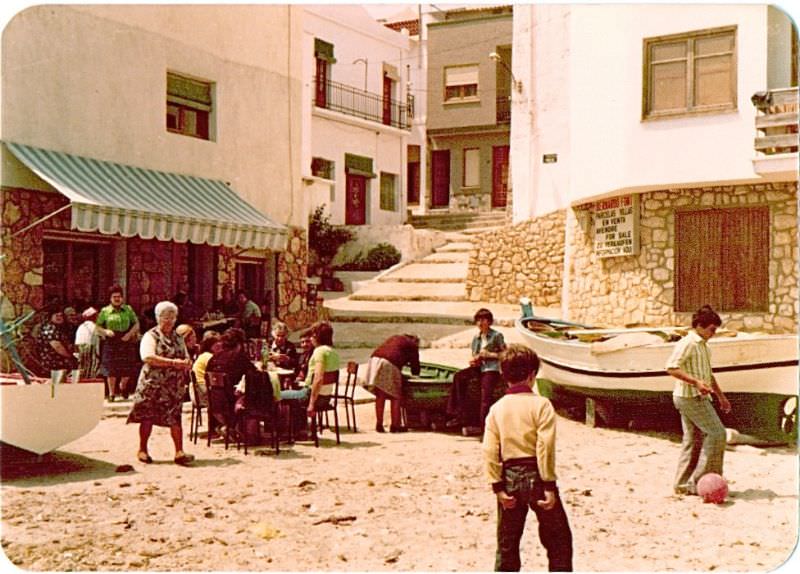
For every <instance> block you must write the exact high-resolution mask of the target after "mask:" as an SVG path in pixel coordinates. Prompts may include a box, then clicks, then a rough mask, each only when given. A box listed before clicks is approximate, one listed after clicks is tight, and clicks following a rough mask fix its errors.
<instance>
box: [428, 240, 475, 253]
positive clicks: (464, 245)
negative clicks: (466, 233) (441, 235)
mask: <svg viewBox="0 0 800 574" xmlns="http://www.w3.org/2000/svg"><path fill="white" fill-rule="evenodd" d="M474 248H475V245H474V244H473V243H472V242H471V241H452V242H450V243H445V244H444V245H442V246H441V247H437V248H436V249H434V252H435V253H454V252H455V253H469V252H470V251H472V250H473V249H474Z"/></svg>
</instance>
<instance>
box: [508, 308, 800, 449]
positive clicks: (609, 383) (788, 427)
mask: <svg viewBox="0 0 800 574" xmlns="http://www.w3.org/2000/svg"><path fill="white" fill-rule="evenodd" d="M516 328H517V330H518V331H519V333H520V334H521V335H522V337H523V339H524V341H525V342H526V344H527V345H528V346H529V347H531V348H532V349H534V350H535V351H536V352H537V354H538V355H539V357H540V359H541V368H540V371H539V379H538V381H537V386H538V389H539V391H540V392H541V393H542V394H543V395H546V396H550V397H551V398H552V399H553V400H554V402H555V401H557V400H564V401H569V400H572V401H573V403H575V399H578V400H581V399H585V398H591V399H593V400H595V401H599V404H600V405H601V406H602V407H603V409H605V411H606V412H609V413H610V412H612V411H616V412H617V413H621V414H622V415H624V416H627V417H629V418H630V417H633V416H635V415H636V414H637V412H639V411H642V412H646V411H648V409H649V411H650V414H652V413H653V412H657V413H661V414H662V415H664V416H665V417H672V418H673V419H675V418H676V417H677V413H676V411H675V409H674V407H672V406H671V402H672V389H673V387H674V384H675V380H674V379H673V378H672V377H670V376H669V375H668V374H667V372H666V370H665V369H664V365H665V364H666V362H667V359H668V358H669V356H670V354H671V353H672V350H673V348H674V346H675V342H676V341H677V340H678V339H680V337H681V336H682V335H684V334H685V333H686V332H688V330H689V327H662V328H647V327H645V328H636V329H587V328H584V327H580V326H575V324H569V323H566V322H561V321H554V320H551V319H546V318H542V317H535V316H534V317H523V318H520V319H518V320H517V321H516ZM708 344H709V348H710V349H711V358H712V368H713V370H714V374H715V377H716V379H717V381H718V382H719V384H720V386H721V387H722V389H723V390H724V391H725V395H726V396H727V397H728V399H729V400H730V402H731V405H732V410H731V413H729V414H727V415H722V420H723V423H725V425H726V426H727V427H730V428H734V429H736V430H738V431H740V432H742V433H746V434H751V435H754V436H762V437H765V438H773V439H774V438H787V439H790V438H791V437H794V436H796V433H797V428H796V427H797V425H796V418H797V401H798V398H797V394H798V338H797V335H777V334H763V333H760V334H759V333H743V332H733V331H725V330H720V331H719V332H718V335H717V336H715V337H713V338H712V339H710V340H709V343H708Z"/></svg>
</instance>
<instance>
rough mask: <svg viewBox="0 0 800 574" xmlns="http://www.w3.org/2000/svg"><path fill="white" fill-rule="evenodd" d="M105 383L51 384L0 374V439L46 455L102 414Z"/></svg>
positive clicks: (90, 426)
mask: <svg viewBox="0 0 800 574" xmlns="http://www.w3.org/2000/svg"><path fill="white" fill-rule="evenodd" d="M103 387H104V383H103V382H102V381H98V380H97V379H92V380H88V381H81V382H79V383H76V384H64V383H62V384H55V385H54V384H51V381H50V379H37V378H33V379H32V380H31V383H30V384H25V381H24V380H22V379H21V378H20V377H18V376H16V375H7V374H2V375H0V408H1V411H0V412H1V415H0V416H1V418H0V442H3V443H6V444H9V445H12V446H15V447H17V448H21V449H24V450H27V451H30V452H33V453H35V454H39V455H41V454H45V453H47V452H50V451H53V450H55V449H57V448H59V447H62V446H64V445H65V444H68V443H70V442H72V441H74V440H76V439H78V438H80V437H82V436H84V435H85V434H88V433H89V432H90V431H91V430H92V429H94V427H96V426H97V423H99V422H100V418H101V417H102V415H103V395H104V388H103Z"/></svg>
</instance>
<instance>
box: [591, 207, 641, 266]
mask: <svg viewBox="0 0 800 574" xmlns="http://www.w3.org/2000/svg"><path fill="white" fill-rule="evenodd" d="M594 252H595V254H596V255H597V256H598V257H601V258H603V257H620V256H624V255H636V254H638V253H639V196H638V195H623V196H620V197H612V198H610V199H604V200H602V201H597V202H595V204H594Z"/></svg>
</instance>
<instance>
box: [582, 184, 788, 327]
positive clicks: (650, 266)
mask: <svg viewBox="0 0 800 574" xmlns="http://www.w3.org/2000/svg"><path fill="white" fill-rule="evenodd" d="M737 205H738V206H744V205H768V206H769V208H770V230H771V237H770V250H771V251H770V261H769V310H768V312H766V313H740V312H734V313H725V312H723V311H721V310H720V315H721V316H722V318H723V321H724V324H725V326H726V327H728V328H732V329H742V330H763V331H769V332H779V333H788V332H795V331H796V330H797V312H798V309H797V305H798V298H797V296H798V272H797V262H798V259H797V252H798V248H797V184H780V183H776V184H769V183H768V184H761V185H756V186H717V187H706V188H697V189H691V190H675V191H673V190H664V191H656V192H651V193H645V194H643V195H642V196H641V198H640V234H639V235H640V241H641V248H640V253H639V255H638V256H629V257H614V258H608V259H604V260H600V259H598V258H597V257H595V255H594V253H593V249H594V232H593V225H592V222H591V212H590V211H578V212H576V214H575V217H574V218H572V219H571V221H570V223H569V224H570V225H571V227H572V229H571V232H572V238H573V239H572V241H571V243H570V245H569V249H570V250H571V254H572V261H571V265H570V270H569V275H570V280H569V301H568V303H567V306H568V308H569V318H570V319H572V320H574V321H577V322H585V323H589V324H602V325H611V326H619V325H625V324H631V323H642V324H646V325H676V324H688V323H689V322H690V320H691V313H676V312H675V311H674V296H675V276H674V271H675V245H674V239H675V232H674V210H675V208H676V207H681V208H691V207H698V208H699V207H712V206H717V207H735V206H737ZM710 280H713V279H710Z"/></svg>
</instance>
